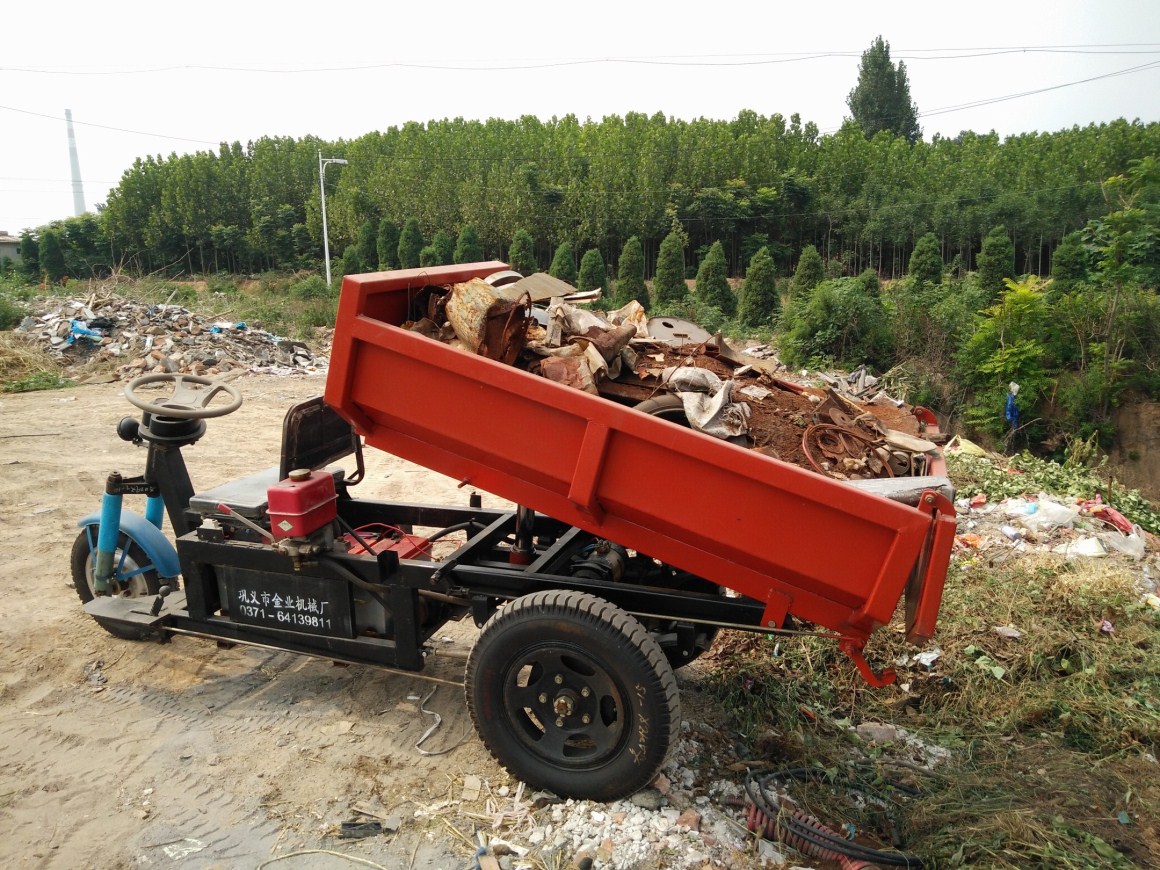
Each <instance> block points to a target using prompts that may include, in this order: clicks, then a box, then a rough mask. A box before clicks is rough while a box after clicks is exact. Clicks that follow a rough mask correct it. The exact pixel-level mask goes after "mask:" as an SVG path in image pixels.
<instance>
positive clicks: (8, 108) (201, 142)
mask: <svg viewBox="0 0 1160 870" xmlns="http://www.w3.org/2000/svg"><path fill="white" fill-rule="evenodd" d="M0 109H4V110H5V111H8V112H18V113H20V114H21V115H32V116H33V117H36V118H48V120H50V121H60V122H61V123H63V122H64V118H60V117H57V116H56V115H46V114H44V113H43V112H33V111H32V110H31V109H18V108H16V107H15V106H0ZM73 123H74V124H78V125H80V126H83V127H96V128H98V129H101V130H112V131H114V132H116V133H131V134H133V135H134V136H150V137H152V138H154V139H173V140H175V141H178V142H193V143H195V144H198V145H214V146H217V145H220V144H221V143H220V142H210V141H208V140H206V139H190V138H189V137H187V136H170V135H168V134H166V133H149V132H146V131H145V130H128V129H126V128H124V127H110V126H109V125H108V124H94V123H93V122H92V121H78V120H76V119H75V118H74V119H73Z"/></svg>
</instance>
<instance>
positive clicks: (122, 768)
mask: <svg viewBox="0 0 1160 870" xmlns="http://www.w3.org/2000/svg"><path fill="white" fill-rule="evenodd" d="M237 383H238V385H239V386H240V387H241V389H242V391H243V393H244V395H245V397H246V402H245V404H244V406H243V407H242V408H241V410H239V411H238V412H237V413H235V414H233V415H231V416H228V417H225V418H221V419H218V420H211V421H209V430H208V433H207V434H206V436H205V437H204V438H203V439H202V441H201V442H199V443H198V444H197V445H195V446H194V447H192V448H190V449H188V450H187V451H186V456H187V461H188V464H189V466H190V473H191V476H192V478H193V481H194V485H195V487H197V488H207V487H209V486H213V485H216V484H218V483H221V482H224V481H225V480H227V479H230V478H232V477H235V476H238V475H241V474H245V473H250V472H252V471H256V470H258V469H261V468H264V467H266V466H269V465H271V464H273V463H274V462H275V461H276V458H277V455H278V445H279V436H280V426H281V420H282V417H283V415H284V413H285V411H286V408H287V407H289V405H290V404H292V403H293V402H294V401H295V400H297V399H301V398H306V397H309V396H312V395H317V394H318V393H320V392H321V391H322V388H323V380H322V378H321V377H282V378H278V377H271V376H249V377H245V378H242V379H240V380H239V381H238V382H237ZM132 410H133V409H132V408H131V407H130V406H129V405H128V404H127V403H126V402H125V400H124V398H123V396H122V395H121V385H120V384H105V385H99V386H85V387H78V388H74V389H69V390H61V391H54V392H48V393H30V394H23V395H5V396H2V397H0V548H2V552H3V557H2V561H0V587H2V588H3V590H4V595H3V596H2V598H0V864H2V865H3V866H5V867H46V868H50V867H51V868H54V867H61V868H65V867H67V868H80V867H93V868H113V867H177V866H180V867H182V868H203V867H204V868H208V867H257V866H259V865H260V864H261V863H262V862H264V861H267V860H269V859H270V858H271V857H272V855H274V854H279V855H280V854H284V853H286V852H290V851H293V850H295V849H297V848H302V849H320V848H334V849H337V850H340V851H344V852H347V853H349V854H352V855H356V856H362V857H365V858H368V859H371V860H374V861H375V862H377V863H380V864H383V865H385V866H387V867H391V868H394V867H408V866H414V867H427V868H435V867H448V868H452V867H454V868H459V867H463V866H466V863H467V860H468V856H469V855H470V852H469V851H468V850H467V849H466V845H465V844H463V843H461V842H459V841H457V840H456V839H454V838H453V837H451V836H449V835H448V834H447V832H446V831H445V830H443V829H442V828H441V826H440V825H438V824H435V823H432V822H429V821H428V822H422V823H420V822H417V821H416V819H415V811H416V810H417V809H418V810H421V809H422V808H423V807H424V806H428V805H431V804H433V803H436V802H438V801H440V800H442V799H445V798H446V797H447V796H448V790H449V788H451V787H452V784H453V783H454V782H455V781H457V780H458V779H460V778H461V776H462V775H463V774H465V773H474V774H476V775H479V776H481V777H484V778H485V779H488V780H489V781H491V782H492V783H501V782H504V781H506V780H507V775H506V774H505V773H504V772H503V771H502V770H501V769H500V768H499V767H498V766H497V765H495V764H494V762H492V761H491V759H490V757H489V756H488V755H487V753H486V751H485V750H484V749H483V748H482V746H481V744H480V743H479V741H478V740H477V739H476V737H475V734H474V731H473V730H472V729H471V725H470V721H469V719H468V717H467V714H466V709H465V706H464V703H463V698H462V693H461V691H460V690H458V689H456V688H452V687H447V686H443V687H440V688H439V690H438V692H437V693H436V694H435V696H434V697H433V698H432V699H431V700H430V702H428V709H431V710H435V711H437V712H438V713H440V714H441V715H442V717H443V726H442V728H441V730H440V731H439V732H438V733H437V734H436V735H434V736H433V737H432V739H431V740H430V741H429V743H428V744H426V745H427V746H428V747H429V748H434V749H438V748H440V747H445V746H449V745H451V744H454V743H455V742H456V741H458V740H460V739H462V738H464V737H465V736H466V740H465V742H464V743H463V745H462V746H460V747H458V748H457V749H455V750H454V751H453V752H452V753H451V754H450V755H447V756H442V757H434V758H431V757H423V756H420V755H419V754H417V753H416V751H415V749H414V743H415V741H416V740H417V739H418V738H419V736H420V735H421V734H422V732H423V731H424V730H425V729H426V727H427V726H428V724H430V722H431V717H428V716H424V715H422V714H421V713H420V711H419V704H418V701H417V698H418V697H421V696H422V695H425V694H426V693H427V692H428V691H429V690H430V688H431V687H432V684H431V683H427V682H422V681H420V680H418V679H415V678H412V677H407V676H395V675H390V674H385V673H383V672H382V671H377V670H374V669H370V668H362V667H348V668H343V667H337V666H334V665H331V664H329V663H326V662H322V661H317V660H314V659H308V658H304V657H301V656H294V655H289V654H286V653H279V652H268V651H264V650H259V649H252V648H245V647H236V648H233V649H228V650H227V649H218V648H217V647H216V646H215V645H214V644H212V643H210V642H208V641H204V640H199V639H196V638H183V637H179V638H176V639H175V640H174V641H173V642H172V643H170V644H168V645H166V646H162V645H159V644H156V643H134V642H127V641H121V640H117V639H115V638H113V637H111V636H109V635H107V634H106V633H105V632H104V631H103V630H102V629H101V628H99V627H98V626H97V625H96V624H95V623H94V622H93V621H92V620H91V619H89V618H88V617H86V616H85V615H84V614H83V612H82V611H81V609H80V602H79V600H78V599H77V596H76V594H75V592H74V590H73V588H72V586H71V583H70V582H69V564H68V562H69V552H70V547H71V544H72V541H73V540H74V538H75V537H76V535H77V527H76V521H77V519H79V518H80V517H81V516H84V515H85V514H87V513H90V512H92V511H95V510H96V509H97V507H98V504H99V499H100V493H101V489H102V485H103V481H104V478H105V476H106V475H107V474H108V472H109V471H111V470H120V471H122V472H124V473H126V474H137V473H140V470H141V468H142V466H143V462H144V457H145V453H144V450H142V449H140V448H135V447H133V446H132V445H130V444H127V443H125V442H122V441H120V440H118V439H117V437H116V435H115V432H114V427H115V425H116V422H117V421H118V420H119V419H120V418H121V417H123V416H125V415H127V414H129V413H130V412H131V411H132ZM371 453H375V455H373V456H372V455H371ZM368 464H369V466H370V468H369V469H368V470H369V473H368V480H367V482H366V483H365V484H364V485H363V487H362V488H361V489H362V490H363V491H364V492H365V493H366V494H368V495H371V494H374V495H378V496H381V497H385V498H392V497H394V498H403V499H406V500H410V501H430V502H441V503H447V504H459V503H463V502H464V501H465V500H466V493H464V492H463V491H460V490H457V489H456V488H455V482H454V481H448V480H445V479H443V478H440V477H438V476H437V475H433V474H431V473H430V472H427V471H424V470H422V469H418V468H416V467H415V466H411V465H409V464H407V463H404V462H402V461H401V460H397V459H394V458H392V457H388V456H384V455H381V454H378V453H377V452H375V451H368ZM485 503H491V504H497V503H498V502H495V501H494V500H493V501H490V502H488V501H486V497H485ZM135 507H136V508H137V509H138V510H140V509H141V506H140V505H136V506H135ZM469 628H470V629H471V631H470V633H465V634H463V635H462V636H461V638H460V639H459V640H456V641H455V642H443V644H442V646H444V647H445V648H446V649H447V650H448V651H450V652H451V653H452V654H451V655H449V656H448V657H447V658H446V659H445V660H441V661H436V662H435V663H434V665H433V666H431V667H430V668H429V672H430V673H433V674H435V675H441V676H444V677H447V678H450V679H458V678H459V677H460V676H461V671H462V661H461V660H458V659H456V658H454V657H453V656H454V653H455V652H458V653H461V654H465V653H466V651H467V648H468V645H467V641H468V639H469V638H470V637H472V636H474V628H473V627H470V626H469ZM354 805H362V806H364V807H370V808H372V809H374V810H375V811H376V812H379V813H380V814H381V815H384V816H392V815H398V816H399V819H400V820H401V821H403V822H404V824H403V827H402V829H401V830H400V832H399V833H398V834H397V835H395V836H394V837H390V838H388V837H376V838H373V839H368V840H361V841H351V840H339V839H337V838H336V837H335V835H336V834H337V830H338V826H339V824H340V823H341V822H342V821H344V820H346V819H349V818H351V817H352V815H353V809H352V808H353V806H354ZM275 866H277V867H279V868H280V870H286V868H294V867H308V866H309V867H331V866H333V867H347V866H351V864H350V862H349V861H346V860H340V859H338V858H336V857H331V856H326V855H321V854H310V855H304V856H301V857H300V858H291V859H283V860H279V861H278V862H277V864H276V865H275Z"/></svg>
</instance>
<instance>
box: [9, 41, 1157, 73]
mask: <svg viewBox="0 0 1160 870" xmlns="http://www.w3.org/2000/svg"><path fill="white" fill-rule="evenodd" d="M935 52H937V53H935ZM1038 53H1043V54H1079V55H1084V54H1088V55H1123V54H1160V43H1104V44H1090V45H1083V44H1078V45H1017V46H984V47H966V48H936V49H901V50H898V51H896V52H895V53H894V54H893V57H894V58H895V59H900V60H966V59H972V58H981V57H995V56H998V55H1007V54H1038ZM862 54H864V50H862V49H859V50H857V51H845V50H836V51H816V52H768V53H751V54H692V55H611V56H603V57H574V58H559V57H556V58H542V59H535V58H529V59H528V60H527V61H526V62H523V63H514V64H513V63H510V62H508V61H503V60H496V59H495V58H479V59H465V60H464V61H463V62H462V63H458V64H448V63H417V62H411V61H383V62H381V63H370V64H356V65H351V66H322V67H258V66H219V65H212V64H172V65H167V66H153V67H127V68H121V69H95V68H90V69H85V68H72V67H40V68H38V67H11V66H9V67H5V66H0V72H18V73H26V74H34V75H62V76H119V75H130V76H131V75H153V74H157V73H166V72H231V73H254V74H262V75H306V74H313V73H336V72H365V71H370V70H382V69H416V70H428V71H446V72H511V71H520V70H539V69H552V68H562V67H578V66H594V65H603V64H625V65H641V66H686V67H746V66H768V65H774V64H785V63H802V62H808V61H814V60H822V59H825V58H856V57H861V56H862Z"/></svg>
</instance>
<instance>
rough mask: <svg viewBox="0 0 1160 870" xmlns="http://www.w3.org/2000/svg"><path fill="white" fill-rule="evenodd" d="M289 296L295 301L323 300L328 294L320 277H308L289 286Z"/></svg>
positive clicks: (324, 282)
mask: <svg viewBox="0 0 1160 870" xmlns="http://www.w3.org/2000/svg"><path fill="white" fill-rule="evenodd" d="M290 295H291V296H293V297H294V298H295V299H325V298H326V297H327V296H329V295H330V292H329V291H328V290H327V289H326V280H325V279H324V278H323V277H322V276H321V275H310V276H309V277H307V278H303V279H302V280H301V281H296V282H295V283H293V284H292V285H290Z"/></svg>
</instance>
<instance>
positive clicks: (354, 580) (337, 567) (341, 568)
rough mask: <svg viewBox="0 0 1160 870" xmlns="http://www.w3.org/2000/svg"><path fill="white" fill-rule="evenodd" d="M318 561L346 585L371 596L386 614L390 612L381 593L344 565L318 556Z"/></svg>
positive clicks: (327, 557)
mask: <svg viewBox="0 0 1160 870" xmlns="http://www.w3.org/2000/svg"><path fill="white" fill-rule="evenodd" d="M318 561H319V562H320V563H325V564H326V565H327V566H329V567H330V568H331V569H332V570H333V571H334V572H335V573H336V574H338V575H339V576H340V577H342V579H343V580H345V581H346V582H347V583H350V584H351V585H352V586H357V587H358V588H359V589H361V590H362V591H363V592H365V593H366V594H367V595H369V596H371V598H373V599H374V600H375V601H377V602H379V604H381V605H382V606H383V610H385V611H386V612H387V613H390V612H391V607H390V605H389V604H387V599H386V598H384V597H383V595H382V593H381V592H380V591H379V590H378V589H377V588H375V586H374V584H373V583H368V582H367V581H366V580H364V579H363V578H362V577H360V576H358V574H356V573H354V571H352V570H350V568H348V567H346V565H344V564H342V562H339V561H338V560H337V559H335V558H333V557H330V556H320V557H319V559H318Z"/></svg>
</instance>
